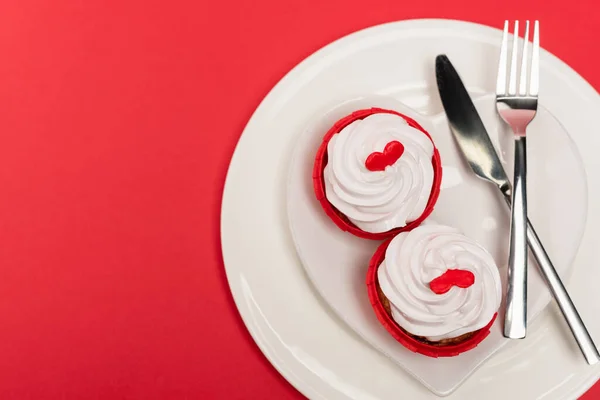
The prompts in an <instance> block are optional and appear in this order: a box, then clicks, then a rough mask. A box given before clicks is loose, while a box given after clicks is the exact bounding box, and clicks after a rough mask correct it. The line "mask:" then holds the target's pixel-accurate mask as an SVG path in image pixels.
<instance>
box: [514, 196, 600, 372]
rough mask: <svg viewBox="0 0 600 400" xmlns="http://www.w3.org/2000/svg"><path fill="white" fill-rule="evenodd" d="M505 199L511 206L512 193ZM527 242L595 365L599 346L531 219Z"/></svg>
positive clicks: (589, 358) (585, 351) (579, 342)
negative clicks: (580, 314)
mask: <svg viewBox="0 0 600 400" xmlns="http://www.w3.org/2000/svg"><path fill="white" fill-rule="evenodd" d="M503 194H504V200H506V205H507V206H508V207H510V206H511V195H510V193H509V192H508V191H503ZM527 242H528V243H529V248H530V249H531V252H532V253H533V256H534V257H535V260H536V261H537V265H538V267H539V270H540V272H541V273H542V276H543V277H544V279H545V280H546V282H547V283H548V286H549V287H550V292H551V293H552V296H553V297H554V299H555V300H556V303H557V304H558V307H559V308H560V311H561V312H562V314H563V316H564V318H565V320H566V321H567V324H568V325H569V328H570V329H571V332H572V333H573V336H574V337H575V340H576V341H577V344H578V345H579V348H580V349H581V352H582V353H583V356H584V358H585V360H586V362H587V363H588V364H589V365H594V364H597V363H598V362H600V353H599V352H598V348H597V347H596V345H595V343H594V340H593V339H592V337H591V336H590V334H589V332H588V330H587V328H586V327H585V324H584V323H583V320H582V319H581V317H580V316H579V313H578V312H577V308H575V304H573V301H572V300H571V297H570V296H569V292H567V289H566V288H565V286H564V285H563V283H562V280H561V279H560V276H559V275H558V272H556V269H555V268H554V265H553V264H552V261H551V260H550V256H548V253H547V252H546V249H545V248H544V245H543V244H542V241H541V240H540V238H539V237H538V235H537V233H536V231H535V229H534V228H533V225H532V224H531V221H529V219H528V220H527Z"/></svg>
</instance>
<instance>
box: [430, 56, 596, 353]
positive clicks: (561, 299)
mask: <svg viewBox="0 0 600 400" xmlns="http://www.w3.org/2000/svg"><path fill="white" fill-rule="evenodd" d="M435 73H436V79H437V84H438V90H439V93H440V98H441V99H442V105H443V106H444V110H445V111H446V116H447V117H448V122H449V124H450V131H451V132H452V134H453V136H454V138H455V139H456V142H457V144H458V147H459V148H460V150H461V152H462V153H463V156H464V157H465V159H466V160H467V162H468V163H469V165H470V166H471V169H472V170H473V172H474V173H475V174H476V175H477V176H479V177H480V178H482V179H485V180H487V181H489V182H492V183H493V184H494V185H496V186H497V187H498V189H500V192H501V193H502V195H503V196H504V199H505V201H506V204H507V205H508V206H509V207H510V187H511V186H510V182H509V180H508V177H507V175H506V172H505V170H504V167H503V166H502V163H501V162H500V159H499V158H498V154H497V153H496V150H495V149H494V146H493V145H492V141H491V140H490V137H489V135H488V133H487V131H486V129H485V126H484V125H483V122H482V121H481V118H480V117H479V114H478V113H477V110H476V109H475V105H474V104H473V101H472V100H471V97H470V96H469V93H468V92H467V89H466V88H465V86H464V84H463V82H462V80H461V79H460V76H459V75H458V72H456V69H454V66H453V65H452V63H451V62H450V60H449V59H448V57H447V56H445V55H439V56H437V57H436V60H435ZM527 243H528V244H529V248H530V249H531V252H532V253H533V255H534V257H535V259H536V261H537V265H538V267H539V269H540V272H541V273H542V276H543V277H544V279H545V280H546V283H547V284H548V286H549V287H550V292H551V293H552V295H553V296H554V299H555V300H556V302H557V303H558V306H559V308H560V310H561V312H562V314H563V316H564V317H565V320H566V321H567V324H568V325H569V328H570V329H571V332H572V333H573V336H574V337H575V340H576V341H577V344H578V345H579V348H580V349H581V352H582V353H583V356H584V357H585V359H586V361H587V363H588V364H590V365H593V364H596V363H598V362H599V361H600V354H599V353H598V348H597V347H596V345H595V344H594V341H593V340H592V338H591V336H590V334H589V332H588V330H587V328H586V327H585V324H584V323H583V320H582V319H581V317H580V315H579V313H578V312H577V309H576V308H575V305H574V304H573V301H572V300H571V297H570V296H569V293H568V292H567V290H566V288H565V286H564V284H563V283H562V281H561V279H560V276H559V275H558V273H557V272H556V269H555V268H554V265H553V264H552V261H551V260H550V257H549V256H548V253H547V252H546V250H545V249H544V246H543V245H542V242H541V241H540V239H539V237H538V235H537V233H536V232H535V230H534V229H533V226H532V225H531V221H529V220H527Z"/></svg>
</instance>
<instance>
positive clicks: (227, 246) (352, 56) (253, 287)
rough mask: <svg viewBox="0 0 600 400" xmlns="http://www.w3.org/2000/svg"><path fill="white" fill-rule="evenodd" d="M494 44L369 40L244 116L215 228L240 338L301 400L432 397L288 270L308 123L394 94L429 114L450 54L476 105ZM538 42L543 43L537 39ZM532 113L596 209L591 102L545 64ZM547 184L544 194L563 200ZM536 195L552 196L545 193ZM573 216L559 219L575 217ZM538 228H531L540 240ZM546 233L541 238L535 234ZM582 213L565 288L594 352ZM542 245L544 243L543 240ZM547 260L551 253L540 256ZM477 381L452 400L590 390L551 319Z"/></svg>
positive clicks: (360, 36)
mask: <svg viewBox="0 0 600 400" xmlns="http://www.w3.org/2000/svg"><path fill="white" fill-rule="evenodd" d="M500 37H501V36H500V32H499V31H498V30H495V29H492V28H488V27H484V26H480V25H475V24H470V23H465V22H458V21H441V20H415V21H407V22H399V23H393V24H387V25H382V26H378V27H375V28H371V29H367V30H364V31H361V32H358V33H355V34H353V35H350V36H348V37H345V38H343V39H341V40H338V41H336V42H335V43H333V44H331V45H329V46H327V47H326V48H324V49H322V50H320V51H318V52H317V53H315V54H314V55H312V56H311V57H309V58H308V59H307V60H305V61H304V62H302V63H301V64H300V65H299V66H297V67H296V68H294V70H293V71H291V72H290V73H289V74H288V75H287V76H286V77H285V78H284V79H282V81H281V82H279V83H278V84H277V86H276V87H275V88H274V89H273V90H272V91H271V93H269V95H268V96H267V97H266V98H265V100H264V101H263V102H262V103H261V105H260V106H259V108H258V109H257V110H256V112H255V114H254V115H253V116H252V118H251V120H250V122H249V123H248V125H247V127H246V129H245V130H244V133H243V135H242V137H241V138H240V141H239V143H238V147H237V148H236V151H235V154H234V156H233V158H232V161H231V165H230V168H229V172H228V176H227V181H226V185H225V190H224V194H223V207H222V214H221V235H222V237H221V239H222V246H223V258H224V262H225V266H226V271H227V276H228V279H229V283H230V288H231V291H232V293H233V296H234V299H235V301H236V304H237V306H238V309H239V311H240V314H241V316H242V318H243V319H244V322H245V323H246V326H247V327H248V329H249V331H250V333H251V334H252V336H253V337H254V339H255V341H256V342H257V344H258V345H259V347H260V348H261V350H262V351H263V352H264V353H265V355H266V356H267V357H268V358H269V360H270V361H271V363H272V364H273V365H274V366H275V367H276V368H277V369H278V370H279V371H280V372H281V373H282V374H283V375H284V376H285V377H286V378H287V379H288V380H289V381H290V382H291V383H292V384H293V385H294V386H295V387H296V388H298V390H300V391H301V392H302V393H304V394H305V395H306V396H308V397H309V398H313V399H314V398H322V399H394V398H406V399H411V400H412V399H428V398H436V396H435V395H434V394H433V393H431V392H430V391H428V390H427V389H426V388H425V387H424V386H423V385H421V384H419V383H418V382H417V381H416V380H415V379H414V378H412V377H411V376H409V375H408V374H407V373H405V372H404V370H403V369H401V368H400V367H399V366H398V365H397V364H396V363H395V362H393V361H392V360H390V359H389V358H388V357H386V356H384V355H383V354H382V353H380V352H379V351H377V350H375V349H374V348H373V347H372V346H370V345H368V344H367V343H366V342H365V341H364V340H363V339H361V338H360V337H359V336H358V335H356V334H355V333H354V332H353V331H352V330H351V329H349V328H348V326H347V325H346V324H345V323H343V322H342V321H341V320H340V319H339V318H338V317H337V316H336V314H334V313H332V312H330V309H329V307H328V306H327V305H326V304H325V303H324V302H323V301H322V300H321V298H320V296H319V295H318V294H317V293H316V292H315V291H314V289H313V285H312V284H311V283H310V282H309V280H308V279H307V276H306V274H305V272H304V270H303V268H302V266H301V264H300V262H299V260H298V258H297V256H296V252H295V251H294V245H293V242H292V239H291V235H290V232H289V229H288V226H287V225H288V221H287V217H286V207H285V188H286V186H287V176H288V170H287V169H288V165H289V160H290V157H291V154H292V151H293V147H294V145H295V143H296V141H297V138H298V137H299V136H300V135H301V134H302V132H303V131H304V130H305V129H306V126H307V123H309V122H310V121H311V118H314V116H316V115H320V113H322V112H323V111H325V110H328V109H329V107H330V106H331V105H332V104H340V103H342V102H343V101H346V100H348V99H353V98H357V97H359V96H362V95H365V94H377V95H389V94H394V93H400V92H402V93H404V96H405V97H406V98H407V99H409V100H410V101H407V105H408V106H410V107H412V108H413V109H418V110H421V109H428V108H429V104H437V106H433V107H431V109H434V108H435V107H437V109H438V110H441V108H440V107H439V101H438V99H437V93H436V90H435V84H434V83H435V82H434V75H433V68H434V57H435V55H437V54H438V53H442V52H443V53H446V54H448V55H449V56H450V58H451V59H452V61H453V62H454V64H455V66H456V68H457V69H458V71H459V72H460V73H461V75H462V76H463V79H464V81H465V83H466V85H467V87H468V88H469V89H470V90H471V91H472V92H478V93H484V92H490V91H491V90H492V89H493V80H494V75H495V73H494V72H493V69H494V67H493V65H494V64H495V60H496V59H497V54H498V44H499V42H500ZM542 38H543V36H542ZM541 68H542V90H543V92H542V93H541V103H542V104H543V105H544V106H545V107H546V108H547V109H548V110H549V111H550V112H551V113H552V114H553V115H554V116H555V117H556V118H557V119H558V120H559V121H561V123H562V125H563V126H564V127H565V129H566V131H568V132H569V134H570V135H571V137H572V139H573V141H574V142H575V144H576V146H577V147H578V149H579V151H580V154H581V158H582V160H583V162H584V167H585V170H586V172H587V174H588V177H589V179H588V203H589V204H591V205H594V204H598V203H600V157H598V156H597V154H596V153H597V149H598V148H600V138H599V137H598V135H597V133H595V132H592V131H590V129H591V127H594V126H596V115H597V113H598V111H599V110H600V98H599V97H598V94H597V93H596V92H595V91H594V90H593V88H592V87H591V86H590V85H589V84H587V83H586V82H585V81H584V80H583V79H582V78H581V77H580V76H579V75H577V74H576V73H575V72H574V71H573V70H571V69H570V68H569V67H568V66H567V65H565V64H564V63H562V62H561V61H560V60H558V59H557V58H555V57H554V56H552V55H550V54H549V53H547V52H543V54H542V60H541ZM561 183H562V182H555V183H554V184H555V187H554V188H551V189H552V193H556V192H555V191H559V190H560V189H561ZM546 190H550V188H547V189H546ZM573 211H577V210H560V211H556V212H559V213H560V212H563V213H572V212H573ZM544 223H545V222H544V220H542V221H537V220H536V221H535V224H536V225H537V227H538V229H542V228H541V224H544ZM544 229H545V228H544ZM598 236H600V213H599V212H598V209H597V208H594V207H591V208H590V209H589V210H588V214H587V221H586V230H585V233H584V236H583V238H582V241H581V246H580V248H579V251H578V254H577V257H576V259H575V261H574V263H573V273H572V276H571V278H570V279H569V281H568V288H569V290H570V292H571V294H572V297H573V299H574V301H575V302H576V304H577V305H578V308H579V311H580V313H581V315H582V317H583V318H584V320H585V321H586V323H587V325H588V328H589V330H590V332H591V334H592V336H593V337H594V338H595V339H596V341H597V342H600V320H599V319H597V318H595V317H596V316H597V315H598V314H599V313H600V304H599V302H598V301H597V300H598V294H597V292H598V289H597V286H598V284H597V283H596V282H598V281H599V279H600V268H598V267H596V266H595V263H596V253H597V252H596V251H595V250H596V247H597V240H596V238H597V237H598ZM543 240H544V241H545V242H547V241H549V240H554V239H553V238H548V237H544V238H543ZM548 250H549V253H550V255H551V257H552V258H553V259H555V258H556V254H555V253H556V252H557V250H556V249H555V248H549V249H548ZM549 310H550V311H549V312H544V313H542V315H541V316H540V317H538V319H537V320H536V323H535V324H533V325H532V326H531V329H530V330H529V332H528V337H527V339H526V340H523V341H512V342H510V343H509V344H508V345H507V346H506V347H505V348H504V349H502V350H501V351H499V352H498V353H497V354H496V355H495V356H494V357H493V358H491V359H490V360H489V361H488V362H486V363H485V365H483V366H482V367H481V368H480V369H478V370H477V371H476V372H475V373H474V374H473V375H472V376H471V377H470V378H469V379H468V380H467V381H466V382H465V383H464V384H463V385H462V386H461V387H460V388H459V389H458V390H457V391H456V392H454V393H453V394H452V395H450V396H449V397H448V398H451V399H454V398H456V399H480V398H482V395H483V394H485V398H486V399H505V398H506V397H508V396H512V397H513V398H515V399H542V398H543V399H570V398H574V397H576V396H578V395H579V394H581V393H583V392H584V391H585V390H587V389H588V388H589V387H590V386H591V385H592V384H593V383H594V382H595V381H596V379H597V378H598V377H599V376H600V366H597V367H594V368H590V367H588V366H587V365H586V364H585V362H584V361H583V358H582V357H581V355H580V354H579V351H578V349H577V346H576V345H575V344H574V342H573V340H572V338H571V336H570V334H569V332H568V330H567V328H566V327H565V325H564V323H563V322H562V320H561V317H560V314H559V313H558V311H557V310H556V307H555V306H552V307H550V308H549Z"/></svg>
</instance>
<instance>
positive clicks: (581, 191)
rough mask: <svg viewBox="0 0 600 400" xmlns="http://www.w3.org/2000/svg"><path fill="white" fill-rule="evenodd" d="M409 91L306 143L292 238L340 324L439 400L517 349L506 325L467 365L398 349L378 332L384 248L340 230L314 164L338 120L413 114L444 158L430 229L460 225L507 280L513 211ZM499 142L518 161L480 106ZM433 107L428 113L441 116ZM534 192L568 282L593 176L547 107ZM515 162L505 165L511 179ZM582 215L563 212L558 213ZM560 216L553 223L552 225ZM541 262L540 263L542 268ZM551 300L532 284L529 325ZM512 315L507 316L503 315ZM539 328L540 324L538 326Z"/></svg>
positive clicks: (488, 110) (533, 143)
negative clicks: (376, 275)
mask: <svg viewBox="0 0 600 400" xmlns="http://www.w3.org/2000/svg"><path fill="white" fill-rule="evenodd" d="M398 100H402V101H404V102H410V101H411V97H410V95H409V96H403V93H402V92H399V93H394V94H393V97H392V96H391V95H390V94H388V96H385V97H381V96H379V97H373V96H367V97H365V98H362V99H357V100H352V101H348V102H345V103H343V104H341V105H338V106H336V107H335V108H334V109H333V110H331V111H329V112H327V113H326V114H325V115H317V116H315V117H314V118H312V120H311V122H310V123H309V124H308V126H309V127H308V129H307V130H306V131H305V132H304V133H303V134H302V135H301V136H300V138H299V140H298V141H297V142H296V145H295V150H294V156H293V157H292V162H291V168H290V175H289V180H288V191H287V205H288V217H289V222H290V228H291V232H292V238H293V240H294V244H295V245H296V249H297V251H298V255H299V256H300V259H301V261H302V264H303V266H304V268H305V269H306V272H307V275H308V277H309V278H310V279H311V281H312V282H313V283H314V285H315V287H316V288H317V291H318V292H319V293H320V294H321V295H322V297H323V298H324V299H325V300H326V301H327V302H328V303H329V305H330V306H331V307H332V308H333V310H334V311H335V312H336V314H338V316H339V317H340V318H341V319H342V320H343V321H345V322H346V323H347V324H348V325H349V326H350V327H351V328H352V329H354V331H356V333H358V334H359V335H360V336H361V337H362V338H364V339H365V340H366V341H367V342H368V343H369V344H371V345H372V346H373V347H375V348H376V349H379V350H380V351H381V352H383V353H384V354H385V355H387V356H388V357H390V358H391V359H392V360H393V361H395V362H396V363H398V365H400V366H401V367H403V368H404V369H405V370H406V371H407V372H408V373H410V374H411V375H413V376H414V377H415V378H417V380H419V381H420V382H422V383H423V384H424V385H425V386H426V387H427V388H429V389H430V390H431V391H433V392H434V393H436V394H437V395H439V396H446V395H448V394H450V393H451V392H452V391H454V390H456V388H457V387H458V386H459V385H460V384H461V383H462V382H464V380H465V379H466V378H467V377H468V376H469V375H471V374H472V373H473V372H474V371H475V369H476V368H477V367H479V366H480V365H481V364H482V363H483V362H484V361H485V360H486V359H488V358H489V357H490V356H491V355H492V354H493V353H495V352H496V351H498V350H499V349H500V348H501V347H502V346H504V345H505V344H507V342H508V340H507V339H505V338H504V337H503V336H502V329H501V327H502V322H501V318H499V319H497V320H496V323H495V324H494V325H493V326H492V330H491V334H490V336H488V337H487V338H486V340H485V341H484V342H483V343H481V344H480V345H479V346H478V347H477V348H475V349H473V350H471V351H469V352H467V353H464V354H461V355H460V356H458V357H453V358H443V359H439V360H435V359H432V358H428V357H425V356H422V355H419V354H415V353H413V352H411V351H409V350H407V349H406V348H404V347H402V345H400V344H399V343H398V342H396V341H395V340H394V339H393V338H392V336H390V335H389V334H388V333H387V331H386V330H385V329H384V328H383V327H382V326H381V324H379V323H378V321H377V318H376V317H375V313H374V312H373V310H372V307H371V304H370V301H369V298H368V295H367V289H366V285H365V277H366V274H367V269H368V264H369V259H370V257H371V256H372V254H373V253H374V252H375V248H376V247H377V246H378V245H379V244H380V242H374V241H370V240H364V239H360V238H356V237H354V236H352V235H350V234H348V233H346V232H343V231H341V230H340V229H338V228H337V227H336V226H335V224H333V222H331V220H329V218H328V217H327V216H326V214H325V213H324V212H323V210H322V209H321V206H320V204H319V202H318V201H317V200H316V198H315V195H314V191H313V181H312V173H313V162H314V156H315V154H316V151H317V148H318V147H319V145H320V144H321V143H322V139H323V134H324V132H327V131H328V130H329V128H330V127H331V125H333V123H334V122H335V121H337V120H338V119H340V118H342V117H344V116H346V115H349V114H350V113H351V112H352V111H356V110H360V109H364V108H369V107H381V108H388V109H393V110H396V111H399V112H401V113H403V114H405V115H408V116H410V117H412V118H414V119H415V120H417V122H419V124H421V126H423V127H424V128H425V129H426V130H427V131H428V132H430V133H431V135H432V137H433V139H434V142H435V143H436V146H437V147H438V150H439V151H440V155H441V159H442V165H443V171H444V173H443V178H442V190H441V193H440V198H439V200H438V202H437V204H436V207H435V211H434V213H433V214H432V216H431V217H430V218H429V219H428V220H435V221H437V222H440V223H442V224H446V225H451V226H455V227H457V228H459V229H461V230H462V231H463V232H464V233H466V234H467V235H468V236H470V237H472V238H474V239H476V240H477V241H478V242H479V243H481V244H483V245H484V246H485V247H486V248H487V249H488V250H489V251H490V252H491V253H492V255H493V256H494V258H495V260H496V263H497V264H498V266H499V268H500V273H501V276H502V277H503V278H505V277H506V265H507V254H508V249H507V244H508V234H509V227H508V219H509V218H508V217H509V213H508V210H507V209H506V208H505V207H504V205H503V203H502V199H501V195H500V194H499V192H498V190H497V188H495V187H494V186H492V185H490V184H485V183H484V182H483V181H482V180H480V179H478V178H476V177H475V175H474V174H473V172H472V171H471V169H470V168H469V166H468V165H467V164H466V163H465V162H464V160H463V158H462V157H461V154H460V151H459V150H458V148H457V146H456V145H455V143H454V141H453V140H452V134H451V132H450V130H449V127H448V123H447V121H446V118H445V116H444V115H443V114H437V115H433V116H427V115H423V114H420V113H417V112H416V111H414V110H412V109H410V108H408V107H406V106H405V105H404V104H402V103H400V102H399V101H398ZM475 104H476V107H478V109H479V113H480V115H481V116H482V119H483V121H484V123H485V125H486V126H487V128H488V131H489V132H490V136H491V138H492V141H493V142H494V143H496V144H497V147H498V148H500V149H502V150H503V151H501V152H499V153H500V154H501V155H503V157H502V158H503V159H504V160H513V154H512V148H513V146H512V143H510V142H512V132H508V129H505V128H504V127H506V124H504V123H501V122H500V119H499V118H498V117H497V113H496V107H495V97H494V96H493V95H491V96H484V97H480V98H479V99H476V100H475ZM435 106H436V104H435V103H433V102H432V103H429V104H428V108H427V109H423V110H421V111H422V112H423V113H425V114H427V113H429V114H431V112H435V109H433V108H435ZM527 133H528V138H529V139H528V141H529V148H530V150H529V154H528V166H527V167H528V178H529V182H530V184H529V187H528V190H529V192H530V193H531V196H529V207H530V208H531V210H532V211H531V213H530V218H531V220H532V221H534V222H535V221H538V220H539V221H540V222H541V224H540V226H539V227H537V230H538V234H539V235H540V237H542V238H548V240H544V242H545V244H546V246H548V247H549V248H552V249H556V251H554V253H553V256H554V259H553V261H554V263H555V266H556V268H557V270H558V272H559V273H560V274H561V275H562V276H567V270H568V269H569V267H570V266H571V265H572V260H573V258H574V256H575V254H576V253H577V248H578V246H579V242H580V239H581V236H582V234H583V228H584V226H585V217H586V211H587V204H586V200H587V190H586V180H585V172H584V170H583V165H582V163H581V161H580V157H579V155H578V153H577V151H576V148H575V147H574V145H573V144H572V141H571V140H570V138H569V136H568V135H567V133H566V132H565V131H564V129H563V127H562V126H561V125H560V123H559V122H558V121H557V120H556V119H555V118H553V117H552V115H551V114H550V112H548V111H547V110H546V109H545V108H542V107H540V110H539V111H538V115H537V116H536V118H535V120H534V122H533V123H532V124H531V125H530V126H529V128H528V132H527ZM511 165H512V163H510V162H509V163H508V165H505V167H506V169H507V170H508V171H511V170H512V168H511ZM557 182H562V190H560V191H554V192H553V193H552V195H549V192H548V190H547V189H548V188H552V187H554V186H555V185H556V183H557ZM563 209H569V210H574V212H572V213H569V214H567V213H561V212H557V210H563ZM546 216H552V218H545V217H546ZM532 262H534V261H533V259H532ZM549 301H550V293H549V291H548V289H547V287H546V285H545V284H544V281H543V278H542V277H541V276H540V275H539V273H537V270H535V269H534V270H533V271H532V274H531V275H530V280H529V292H528V306H529V307H528V317H529V321H532V320H533V319H534V318H535V317H536V316H537V315H538V314H539V313H540V312H541V311H542V310H543V308H544V307H546V305H548V302H549ZM500 315H502V312H500ZM530 326H531V325H530Z"/></svg>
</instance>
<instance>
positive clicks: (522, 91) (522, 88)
mask: <svg viewBox="0 0 600 400" xmlns="http://www.w3.org/2000/svg"><path fill="white" fill-rule="evenodd" d="M528 43H529V21H526V22H525V34H524V35H523V52H522V55H523V56H522V58H521V78H520V79H519V96H526V95H527V72H528V71H527V55H528V51H527V44H528Z"/></svg>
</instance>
